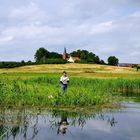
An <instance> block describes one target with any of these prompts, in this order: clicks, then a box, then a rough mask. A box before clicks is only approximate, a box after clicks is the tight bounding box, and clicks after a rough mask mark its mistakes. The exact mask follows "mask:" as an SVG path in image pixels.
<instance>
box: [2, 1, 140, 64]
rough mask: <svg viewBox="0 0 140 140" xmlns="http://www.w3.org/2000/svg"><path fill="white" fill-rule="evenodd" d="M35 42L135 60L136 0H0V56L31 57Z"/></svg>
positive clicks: (138, 37) (139, 37)
mask: <svg viewBox="0 0 140 140" xmlns="http://www.w3.org/2000/svg"><path fill="white" fill-rule="evenodd" d="M40 47H44V48H46V49H47V50H49V51H53V52H59V53H63V51H64V47H66V48H67V52H68V53H70V52H72V51H74V50H77V49H81V50H82V49H84V50H88V51H92V52H93V53H95V54H96V55H98V56H99V57H100V58H101V59H103V60H105V61H106V60H107V58H108V57H109V56H116V57H117V58H118V59H119V62H120V63H140V0H0V61H21V60H25V61H28V60H31V61H34V54H35V52H36V50H37V49H38V48H40Z"/></svg>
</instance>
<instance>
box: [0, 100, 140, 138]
mask: <svg viewBox="0 0 140 140" xmlns="http://www.w3.org/2000/svg"><path fill="white" fill-rule="evenodd" d="M124 104H125V108H122V109H119V110H114V111H102V112H92V111H91V112H90V113H79V112H75V111H73V112H67V111H61V110H48V109H28V108H24V109H23V108H22V109H4V108H3V109H0V137H1V138H0V139H1V140H55V139H57V140H74V139H75V140H140V104H139V103H134V102H127V103H126V102H125V103H124Z"/></svg>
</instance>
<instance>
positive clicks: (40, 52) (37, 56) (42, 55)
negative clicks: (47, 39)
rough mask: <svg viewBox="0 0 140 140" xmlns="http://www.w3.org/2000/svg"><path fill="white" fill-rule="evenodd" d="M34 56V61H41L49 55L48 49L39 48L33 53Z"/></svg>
mask: <svg viewBox="0 0 140 140" xmlns="http://www.w3.org/2000/svg"><path fill="white" fill-rule="evenodd" d="M34 57H35V61H36V62H41V61H43V60H44V59H46V58H47V57H49V51H47V50H46V49H45V48H43V47H42V48H39V49H38V50H37V51H36V53H35V55H34Z"/></svg>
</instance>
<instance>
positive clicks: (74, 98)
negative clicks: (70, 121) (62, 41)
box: [0, 75, 140, 106]
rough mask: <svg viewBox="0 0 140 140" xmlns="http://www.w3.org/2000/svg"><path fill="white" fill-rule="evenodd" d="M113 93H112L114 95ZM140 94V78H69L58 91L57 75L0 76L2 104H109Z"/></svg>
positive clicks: (0, 98) (0, 100)
mask: <svg viewBox="0 0 140 140" xmlns="http://www.w3.org/2000/svg"><path fill="white" fill-rule="evenodd" d="M114 93H115V94H114ZM120 93H121V94H124V95H125V94H130V93H131V94H132V95H134V94H135V95H136V94H137V95H140V79H131V80H129V79H122V78H118V79H86V78H75V77H71V78H70V85H69V87H68V91H67V93H65V94H63V93H61V87H60V84H59V77H58V76H57V75H54V76H52V75H48V76H37V77H31V78H9V77H7V78H1V80H0V105H1V106H23V105H30V106H45V105H51V106H58V105H59V106H91V105H102V104H106V103H112V102H113V100H114V96H115V97H117V96H116V95H117V94H118V95H120Z"/></svg>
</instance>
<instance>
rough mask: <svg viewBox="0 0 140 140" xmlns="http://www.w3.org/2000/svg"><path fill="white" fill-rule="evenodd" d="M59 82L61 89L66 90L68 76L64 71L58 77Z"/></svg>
mask: <svg viewBox="0 0 140 140" xmlns="http://www.w3.org/2000/svg"><path fill="white" fill-rule="evenodd" d="M60 83H61V86H62V91H63V92H66V91H67V87H68V83H69V77H68V76H67V73H66V72H65V71H64V72H63V75H62V76H61V78H60Z"/></svg>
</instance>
